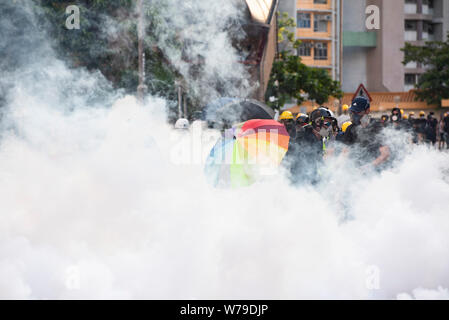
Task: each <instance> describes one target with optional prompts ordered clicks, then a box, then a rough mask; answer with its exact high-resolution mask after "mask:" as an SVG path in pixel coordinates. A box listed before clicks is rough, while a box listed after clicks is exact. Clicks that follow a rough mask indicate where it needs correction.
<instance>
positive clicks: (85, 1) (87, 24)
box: [33, 0, 179, 101]
mask: <svg viewBox="0 0 449 320" xmlns="http://www.w3.org/2000/svg"><path fill="white" fill-rule="evenodd" d="M33 1H34V3H35V5H36V9H37V10H36V13H37V14H38V15H40V16H41V18H42V19H38V21H40V23H41V27H42V28H43V29H45V30H46V31H47V32H48V33H49V34H50V35H51V36H52V38H53V39H54V48H55V50H56V52H57V53H58V55H60V57H62V58H63V59H64V60H66V61H68V62H69V63H70V64H71V65H72V66H73V67H80V66H81V67H86V68H87V69H89V70H99V71H100V72H101V73H102V74H103V75H104V76H105V77H106V78H107V79H108V80H110V81H111V82H112V83H113V84H114V86H115V87H116V88H120V89H124V90H125V91H127V92H129V93H134V92H135V91H136V88H137V85H138V56H137V18H136V16H135V13H134V4H135V1H134V0H107V1H106V0H78V1H77V2H76V5H77V6H78V7H79V8H80V18H81V21H80V24H81V28H80V29H79V30H68V29H67V28H66V27H65V20H66V18H67V14H66V13H65V9H66V8H67V6H69V5H71V4H73V1H69V0H61V1H53V0H33ZM145 14H146V15H147V18H148V19H147V20H148V21H150V22H151V24H154V21H158V17H157V12H156V11H155V10H151V8H149V9H148V10H146V12H145ZM151 24H150V25H149V26H148V28H147V30H146V32H145V37H146V38H145V43H146V46H145V57H146V64H145V71H146V79H145V81H146V85H147V86H148V91H149V93H150V94H153V95H159V96H162V97H164V98H166V99H168V100H169V101H170V100H171V101H175V100H176V99H177V94H176V89H175V84H174V83H175V79H176V78H177V77H179V75H178V74H177V72H176V70H174V69H173V68H172V67H171V65H170V63H168V61H167V60H166V59H165V57H164V55H163V53H162V52H161V51H160V50H158V48H157V47H155V46H154V45H153V44H154V43H157V35H155V34H154V33H153V32H152V30H153V27H154V26H153V25H151ZM111 30H112V32H111Z"/></svg>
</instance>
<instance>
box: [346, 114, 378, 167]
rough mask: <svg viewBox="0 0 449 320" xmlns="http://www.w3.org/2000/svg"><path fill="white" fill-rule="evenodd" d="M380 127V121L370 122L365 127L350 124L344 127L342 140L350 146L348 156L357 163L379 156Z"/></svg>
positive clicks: (362, 163) (366, 161) (361, 163)
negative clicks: (344, 131)
mask: <svg viewBox="0 0 449 320" xmlns="http://www.w3.org/2000/svg"><path fill="white" fill-rule="evenodd" d="M382 128H383V127H382V124H381V123H379V122H371V123H370V124H369V125H368V126H367V127H366V128H362V127H361V126H355V125H354V124H352V125H350V126H349V127H348V128H347V129H346V133H345V138H344V142H345V144H347V145H349V146H351V147H352V148H351V152H350V157H351V158H352V159H354V160H355V161H356V163H357V164H359V165H364V164H368V163H371V162H372V161H374V160H375V159H377V158H378V157H379V156H380V148H381V147H382V146H383V143H382V139H381V136H380V133H381V131H382Z"/></svg>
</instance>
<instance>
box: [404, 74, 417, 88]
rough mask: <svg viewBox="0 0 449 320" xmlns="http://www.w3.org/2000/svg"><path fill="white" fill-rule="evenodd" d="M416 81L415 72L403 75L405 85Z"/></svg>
mask: <svg viewBox="0 0 449 320" xmlns="http://www.w3.org/2000/svg"><path fill="white" fill-rule="evenodd" d="M415 83H416V74H410V73H409V74H406V75H405V85H408V86H409V85H414V84H415Z"/></svg>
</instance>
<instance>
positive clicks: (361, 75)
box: [342, 0, 369, 92]
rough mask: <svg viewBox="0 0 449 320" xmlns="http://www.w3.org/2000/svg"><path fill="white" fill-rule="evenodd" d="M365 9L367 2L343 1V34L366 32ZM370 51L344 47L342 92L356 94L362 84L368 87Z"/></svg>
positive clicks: (358, 0)
mask: <svg viewBox="0 0 449 320" xmlns="http://www.w3.org/2000/svg"><path fill="white" fill-rule="evenodd" d="M365 8H366V1H365V0H344V1H343V32H345V31H354V32H362V31H365V14H364V12H365ZM368 50H369V49H367V48H360V47H343V66H342V67H343V80H342V90H343V91H344V92H354V91H355V90H356V89H357V87H358V86H359V84H360V83H363V84H365V85H366V83H367V59H366V56H367V51H368ZM368 90H369V88H368Z"/></svg>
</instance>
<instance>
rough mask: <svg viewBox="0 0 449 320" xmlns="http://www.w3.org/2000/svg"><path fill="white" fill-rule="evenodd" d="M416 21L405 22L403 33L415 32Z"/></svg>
mask: <svg viewBox="0 0 449 320" xmlns="http://www.w3.org/2000/svg"><path fill="white" fill-rule="evenodd" d="M416 29H417V25H416V21H412V20H405V31H416Z"/></svg>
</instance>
